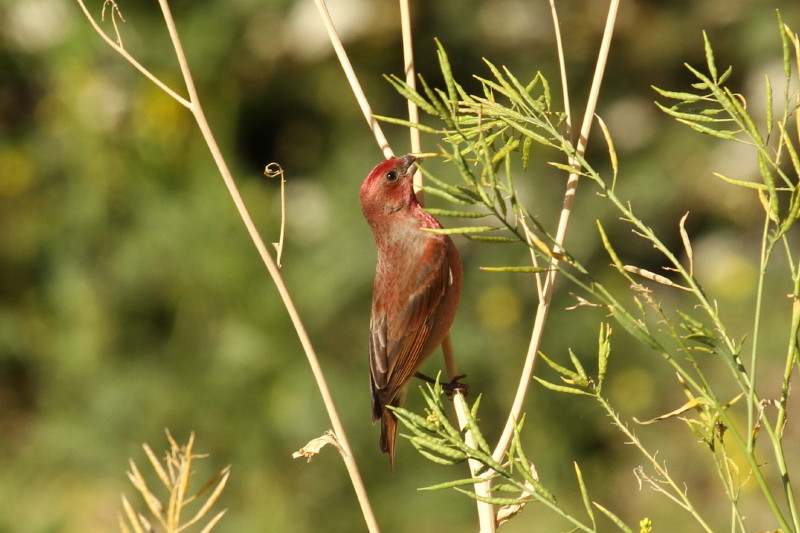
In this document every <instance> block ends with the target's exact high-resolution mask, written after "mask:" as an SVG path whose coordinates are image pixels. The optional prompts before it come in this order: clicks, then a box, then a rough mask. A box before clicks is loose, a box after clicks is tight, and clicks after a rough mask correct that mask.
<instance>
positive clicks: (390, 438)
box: [380, 409, 397, 468]
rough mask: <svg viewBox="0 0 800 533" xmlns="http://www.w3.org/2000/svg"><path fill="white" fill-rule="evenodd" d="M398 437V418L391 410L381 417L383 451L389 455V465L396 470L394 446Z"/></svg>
mask: <svg viewBox="0 0 800 533" xmlns="http://www.w3.org/2000/svg"><path fill="white" fill-rule="evenodd" d="M396 436H397V418H395V416H394V413H392V411H391V410H389V409H384V410H383V415H381V442H380V445H381V451H382V452H384V453H388V454H389V464H390V465H391V466H392V468H394V444H395V437H396Z"/></svg>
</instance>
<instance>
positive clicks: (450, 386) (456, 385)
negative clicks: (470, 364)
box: [442, 374, 469, 397]
mask: <svg viewBox="0 0 800 533" xmlns="http://www.w3.org/2000/svg"><path fill="white" fill-rule="evenodd" d="M465 377H467V375H466V374H461V375H460V376H456V377H454V378H453V379H451V380H450V382H449V383H442V389H443V390H444V392H445V393H446V394H447V396H449V397H452V396H453V395H454V394H455V393H456V392H460V393H461V394H462V395H463V396H466V395H467V394H469V385H468V384H466V383H461V380H462V379H464V378H465Z"/></svg>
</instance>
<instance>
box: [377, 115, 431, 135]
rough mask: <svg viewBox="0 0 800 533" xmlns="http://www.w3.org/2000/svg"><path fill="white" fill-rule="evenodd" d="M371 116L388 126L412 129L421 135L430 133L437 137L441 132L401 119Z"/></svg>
mask: <svg viewBox="0 0 800 533" xmlns="http://www.w3.org/2000/svg"><path fill="white" fill-rule="evenodd" d="M372 116H373V117H375V118H376V119H378V120H380V121H382V122H388V123H389V124H397V125H399V126H405V127H407V128H414V129H417V130H419V131H421V132H423V133H432V134H434V135H439V134H441V133H442V132H441V130H437V129H434V128H431V127H430V126H426V125H425V124H420V123H419V122H411V121H408V120H405V119H402V118H394V117H385V116H383V115H372Z"/></svg>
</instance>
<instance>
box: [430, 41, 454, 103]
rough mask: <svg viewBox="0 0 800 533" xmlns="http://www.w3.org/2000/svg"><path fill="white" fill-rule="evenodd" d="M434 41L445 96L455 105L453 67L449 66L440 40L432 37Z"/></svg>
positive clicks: (448, 60)
mask: <svg viewBox="0 0 800 533" xmlns="http://www.w3.org/2000/svg"><path fill="white" fill-rule="evenodd" d="M434 41H435V42H436V48H437V52H436V53H437V55H438V56H439V68H440V69H441V71H442V77H443V78H444V83H445V85H446V86H447V96H448V97H449V98H450V104H451V105H452V106H455V102H457V101H458V95H457V94H456V87H455V81H454V80H453V69H452V68H450V59H449V58H448V57H447V52H445V50H444V46H442V42H441V41H440V40H439V39H434Z"/></svg>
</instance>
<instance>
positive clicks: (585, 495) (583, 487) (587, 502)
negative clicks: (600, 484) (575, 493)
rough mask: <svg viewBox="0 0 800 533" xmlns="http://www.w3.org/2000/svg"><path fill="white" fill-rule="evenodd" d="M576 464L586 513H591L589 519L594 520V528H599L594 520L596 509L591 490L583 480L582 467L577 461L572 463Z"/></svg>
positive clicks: (576, 473)
mask: <svg viewBox="0 0 800 533" xmlns="http://www.w3.org/2000/svg"><path fill="white" fill-rule="evenodd" d="M572 464H573V465H574V466H575V476H576V477H577V478H578V486H579V487H580V489H581V498H582V499H583V507H584V508H585V509H586V514H588V515H589V519H590V520H591V521H592V529H595V530H596V529H597V524H596V523H595V520H594V511H593V510H592V503H591V500H590V499H589V492H588V491H587V490H586V484H585V483H584V482H583V474H581V468H580V467H579V466H578V463H577V462H576V461H573V463H572Z"/></svg>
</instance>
